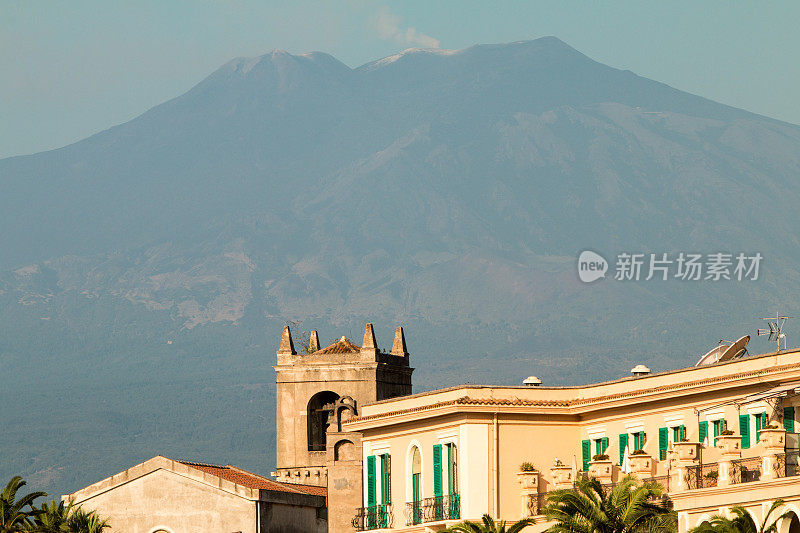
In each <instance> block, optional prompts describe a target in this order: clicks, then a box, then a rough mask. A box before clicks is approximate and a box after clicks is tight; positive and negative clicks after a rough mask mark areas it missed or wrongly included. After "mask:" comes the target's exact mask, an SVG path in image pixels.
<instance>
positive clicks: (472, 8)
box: [0, 0, 800, 157]
mask: <svg viewBox="0 0 800 533" xmlns="http://www.w3.org/2000/svg"><path fill="white" fill-rule="evenodd" d="M799 27H800V2H798V1H795V0H786V1H782V2H781V1H770V2H727V1H721V0H720V1H715V2H701V1H699V0H692V1H686V2H684V1H676V0H670V1H663V0H662V1H652V2H651V1H645V0H636V1H630V2H612V1H605V2H600V1H596V2H589V1H585V2H569V1H566V0H558V1H552V2H550V1H527V2H502V3H500V2H488V1H464V0H461V1H458V2H455V1H454V2H435V1H433V0H423V1H404V2H368V1H357V0H351V1H346V0H340V1H339V2H335V3H334V2H330V3H328V2H321V1H317V2H306V1H302V0H294V1H292V2H286V1H279V2H269V1H264V0H260V1H259V0H193V1H188V0H186V1H184V0H157V1H145V0H137V1H135V2H134V1H128V2H108V1H105V0H103V1H94V2H90V1H78V0H71V1H66V0H64V1H61V2H55V1H52V2H45V1H37V0H20V1H9V0H0V73H2V74H0V157H5V156H10V155H18V154H27V153H33V152H38V151H42V150H48V149H51V148H56V147H59V146H63V145H65V144H69V143H71V142H74V141H77V140H80V139H82V138H84V137H86V136H88V135H90V134H92V133H96V132H98V131H101V130H103V129H106V128H108V127H110V126H112V125H114V124H119V123H121V122H125V121H127V120H130V119H131V118H133V117H135V116H137V115H139V114H141V113H142V112H144V111H146V110H147V109H148V108H150V107H152V106H154V105H156V104H158V103H160V102H163V101H164V100H167V99H169V98H172V97H175V96H178V95H179V94H181V93H183V92H185V91H186V90H188V89H189V88H190V87H192V86H193V85H194V84H195V83H197V82H198V81H200V80H201V79H203V78H204V77H205V76H207V75H208V74H210V73H211V72H212V71H213V70H214V69H216V68H217V67H219V66H220V65H221V64H223V63H225V62H227V61H228V60H230V59H232V58H234V57H237V56H254V55H260V54H264V53H266V52H268V51H270V50H272V49H274V48H282V49H285V50H288V51H290V52H297V53H302V52H307V51H312V50H320V51H323V52H328V53H330V54H332V55H334V56H336V57H337V58H338V59H340V60H341V61H343V62H345V63H347V64H348V65H350V66H352V67H355V66H358V65H360V64H362V63H365V62H367V61H370V60H373V59H378V58H380V57H384V56H386V55H390V54H392V53H394V52H397V51H399V50H402V49H405V48H409V47H412V46H421V47H437V46H439V47H442V48H463V47H466V46H470V45H473V44H477V43H493V42H508V41H517V40H525V39H535V38H537V37H542V36H545V35H554V36H556V37H558V38H560V39H562V40H563V41H565V42H567V43H568V44H570V45H571V46H573V47H575V48H577V49H578V50H580V51H581V52H583V53H585V54H586V55H588V56H590V57H592V58H593V59H596V60H598V61H600V62H602V63H606V64H608V65H611V66H614V67H617V68H624V69H630V70H632V71H634V72H636V73H637V74H640V75H642V76H646V77H648V78H652V79H655V80H658V81H662V82H665V83H668V84H670V85H672V86H674V87H677V88H679V89H682V90H686V91H689V92H692V93H695V94H699V95H701V96H705V97H708V98H711V99H713V100H717V101H719V102H723V103H726V104H730V105H733V106H736V107H741V108H744V109H747V110H749V111H754V112H756V113H761V114H764V115H767V116H770V117H774V118H778V119H781V120H785V121H788V122H793V123H795V124H800V102H799V101H798V94H800V90H799V88H800V60H799V59H798V51H799V50H800V31H798V28H799Z"/></svg>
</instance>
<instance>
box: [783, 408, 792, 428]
mask: <svg viewBox="0 0 800 533" xmlns="http://www.w3.org/2000/svg"><path fill="white" fill-rule="evenodd" d="M783 429H785V430H786V431H788V432H789V433H794V407H792V406H789V407H784V408H783Z"/></svg>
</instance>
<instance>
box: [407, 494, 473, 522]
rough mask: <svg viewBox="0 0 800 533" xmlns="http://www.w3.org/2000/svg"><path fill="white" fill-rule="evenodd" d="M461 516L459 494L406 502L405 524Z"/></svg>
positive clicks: (458, 517)
mask: <svg viewBox="0 0 800 533" xmlns="http://www.w3.org/2000/svg"><path fill="white" fill-rule="evenodd" d="M460 518H461V495H459V494H450V495H449V496H436V497H434V498H425V499H424V500H420V501H416V502H408V503H406V525H407V526H411V525H415V524H422V523H426V522H438V521H442V520H458V519H460Z"/></svg>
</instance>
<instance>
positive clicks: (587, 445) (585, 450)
mask: <svg viewBox="0 0 800 533" xmlns="http://www.w3.org/2000/svg"><path fill="white" fill-rule="evenodd" d="M591 455H592V441H590V440H584V441H581V459H582V460H583V462H582V464H583V468H582V469H581V470H583V471H584V472H586V471H588V470H589V461H591V459H592V457H591Z"/></svg>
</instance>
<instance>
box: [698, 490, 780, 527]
mask: <svg viewBox="0 0 800 533" xmlns="http://www.w3.org/2000/svg"><path fill="white" fill-rule="evenodd" d="M781 505H783V500H781V499H780V498H778V499H777V500H775V501H774V502H772V505H771V506H770V508H769V511H767V514H765V515H764V520H762V521H761V525H760V526H757V525H756V523H755V521H754V520H753V517H752V516H750V513H748V512H747V510H746V509H745V508H744V507H742V506H741V505H735V506H733V507H731V513H732V514H733V515H734V516H733V518H727V517H725V516H721V515H714V516H712V517H711V520H710V521H709V522H703V523H702V524H700V525H699V526H697V527H696V528H694V529H692V530H691V531H690V533H778V522H780V520H781V519H782V518H786V517H787V516H789V514H790V513H791V511H787V512H785V513H783V514H782V515H780V516H779V517H778V518H776V519H775V520H773V521H772V522H771V523H770V524H769V525H767V522H768V521H769V517H770V515H772V513H773V512H775V511H776V510H777V509H778V507H780V506H781Z"/></svg>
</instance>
